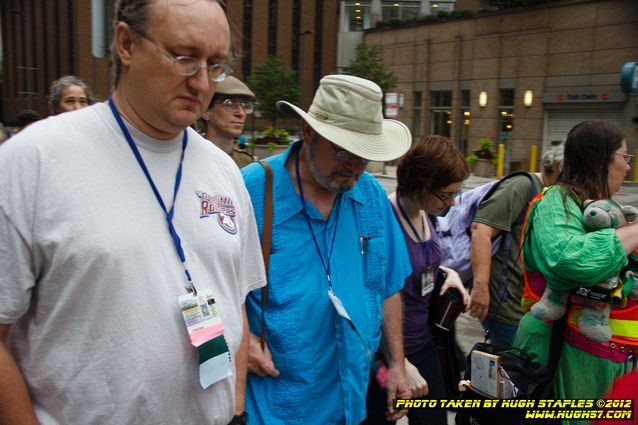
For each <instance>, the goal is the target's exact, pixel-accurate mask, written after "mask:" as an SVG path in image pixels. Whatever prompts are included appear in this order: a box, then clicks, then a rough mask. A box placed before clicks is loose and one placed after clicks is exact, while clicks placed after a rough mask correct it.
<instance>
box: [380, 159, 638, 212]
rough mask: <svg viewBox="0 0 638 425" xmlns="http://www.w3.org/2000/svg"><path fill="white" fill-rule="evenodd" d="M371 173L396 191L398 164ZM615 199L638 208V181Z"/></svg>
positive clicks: (476, 180) (472, 182)
mask: <svg viewBox="0 0 638 425" xmlns="http://www.w3.org/2000/svg"><path fill="white" fill-rule="evenodd" d="M371 174H372V175H373V176H375V177H376V178H377V180H379V182H380V183H381V185H382V186H383V188H384V189H385V190H386V192H388V193H390V192H393V191H394V189H395V187H396V178H397V167H396V165H384V166H383V171H379V172H372V173H371ZM628 175H633V170H630V172H629V174H628ZM494 179H495V178H490V177H477V176H474V175H470V177H468V178H467V180H465V181H464V182H463V189H465V190H469V189H474V188H475V187H477V186H480V185H482V184H484V183H487V182H489V181H491V180H494ZM613 199H614V200H615V201H616V202H618V203H620V204H623V205H633V206H634V207H636V208H638V182H632V181H628V180H625V182H624V183H623V185H622V186H621V188H620V190H619V191H618V193H617V194H616V195H614V197H613Z"/></svg>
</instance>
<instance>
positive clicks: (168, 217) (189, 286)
mask: <svg viewBox="0 0 638 425" xmlns="http://www.w3.org/2000/svg"><path fill="white" fill-rule="evenodd" d="M109 106H110V108H111V111H112V112H113V116H114V117H115V120H116V121H117V123H118V125H119V126H120V129H121V130H122V134H124V138H125V139H126V141H127V142H128V145H129V147H130V148H131V150H132V151H133V155H135V159H136V160H137V163H138V164H139V165H140V168H141V169H142V171H143V172H144V175H145V176H146V179H147V180H148V183H149V185H150V186H151V189H153V194H154V195H155V198H156V199H157V202H158V203H159V205H160V207H161V208H162V210H163V211H164V213H165V214H166V222H167V223H168V231H169V233H170V234H171V238H172V239H173V244H174V245H175V250H176V251H177V255H178V257H179V259H180V260H181V262H182V266H184V273H185V274H186V290H188V292H192V293H194V294H195V295H197V290H196V289H195V285H194V284H193V281H192V280H191V275H190V273H189V272H188V268H187V267H186V256H185V255H184V250H183V249H182V242H181V239H180V237H179V235H178V234H177V230H175V226H174V225H173V214H174V212H175V200H176V199H177V191H178V190H179V185H180V183H181V181H182V163H183V162H184V153H185V152H186V146H187V145H188V133H187V131H186V129H184V137H183V138H182V155H181V157H180V159H179V167H178V168H177V174H176V175H175V186H174V189H173V202H172V203H171V208H170V209H168V210H167V209H166V205H165V204H164V200H163V199H162V195H160V193H159V190H157V186H155V182H154V181H153V178H152V177H151V174H150V173H149V171H148V168H147V167H146V164H145V163H144V159H143V158H142V155H141V154H140V151H139V149H137V146H136V145H135V141H134V140H133V137H132V136H131V133H129V131H128V128H126V125H125V124H124V120H122V116H121V115H120V113H119V112H118V110H117V108H116V107H115V103H114V102H113V98H112V97H111V96H109Z"/></svg>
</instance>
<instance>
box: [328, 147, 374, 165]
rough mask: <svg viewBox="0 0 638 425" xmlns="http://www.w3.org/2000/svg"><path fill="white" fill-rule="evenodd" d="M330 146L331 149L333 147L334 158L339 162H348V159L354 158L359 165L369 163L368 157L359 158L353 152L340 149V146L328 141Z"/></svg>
mask: <svg viewBox="0 0 638 425" xmlns="http://www.w3.org/2000/svg"><path fill="white" fill-rule="evenodd" d="M330 146H332V149H334V151H335V159H336V160H337V161H339V162H349V161H353V160H355V161H357V162H359V164H361V165H368V163H370V160H369V159H365V158H361V157H359V156H357V155H355V154H353V153H350V152H348V151H347V150H345V149H341V148H340V147H338V146H336V145H335V144H334V143H330Z"/></svg>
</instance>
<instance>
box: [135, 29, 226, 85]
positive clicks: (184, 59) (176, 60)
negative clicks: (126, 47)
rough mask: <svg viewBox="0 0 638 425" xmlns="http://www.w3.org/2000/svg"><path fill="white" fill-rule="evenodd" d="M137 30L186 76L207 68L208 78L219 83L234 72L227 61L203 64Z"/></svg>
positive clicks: (179, 72)
mask: <svg viewBox="0 0 638 425" xmlns="http://www.w3.org/2000/svg"><path fill="white" fill-rule="evenodd" d="M135 32H137V33H138V34H139V35H140V36H141V37H142V38H144V39H146V40H148V41H150V42H151V43H153V44H154V45H155V47H157V50H159V51H160V52H161V53H162V54H163V55H164V56H166V57H167V58H168V59H170V60H171V62H173V69H175V71H176V72H177V73H178V74H179V75H183V76H184V77H192V76H193V75H195V74H197V73H198V72H199V70H200V69H202V68H205V69H206V71H207V72H208V78H210V80H211V81H215V82H216V83H219V82H221V81H224V80H225V79H226V77H228V76H229V75H230V74H231V73H232V72H233V70H232V69H231V68H230V66H228V65H226V64H225V63H223V64H222V63H214V64H212V65H202V64H200V63H199V61H198V60H197V59H195V58H193V57H191V56H173V55H172V54H170V53H168V52H167V51H166V50H164V48H163V47H162V46H161V45H160V44H159V43H158V42H157V41H155V40H153V39H151V38H149V37H148V36H147V35H146V34H143V33H141V32H139V31H135Z"/></svg>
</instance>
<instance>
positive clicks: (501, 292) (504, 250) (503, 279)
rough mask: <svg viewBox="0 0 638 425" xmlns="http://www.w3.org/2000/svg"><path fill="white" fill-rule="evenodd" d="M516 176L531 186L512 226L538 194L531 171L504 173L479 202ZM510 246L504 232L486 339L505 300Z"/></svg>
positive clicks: (519, 219)
mask: <svg viewBox="0 0 638 425" xmlns="http://www.w3.org/2000/svg"><path fill="white" fill-rule="evenodd" d="M516 176H525V177H527V178H528V179H529V181H530V183H531V188H530V191H529V193H528V196H527V202H526V203H525V206H524V207H523V209H522V210H521V212H520V213H519V215H518V217H517V218H516V220H515V221H514V222H513V223H512V226H515V225H518V224H522V223H523V221H524V220H525V216H526V215H527V209H528V208H529V204H530V202H531V201H532V199H534V197H536V195H538V192H539V189H538V186H537V184H536V179H535V178H534V176H532V174H531V173H529V172H527V171H515V172H513V173H510V174H508V175H506V176H505V177H503V178H501V180H500V181H499V182H498V183H497V184H495V185H494V186H493V187H492V188H491V189H490V191H489V192H488V193H487V194H486V195H485V197H484V198H483V200H482V201H481V202H483V201H484V200H486V199H487V198H489V197H490V196H491V195H492V194H493V193H494V192H496V190H497V189H498V187H499V186H500V185H501V184H502V183H503V182H504V181H505V180H508V179H510V178H512V177H516ZM511 246H512V232H505V234H504V235H502V236H501V259H502V262H501V274H500V276H499V280H498V282H499V285H498V298H499V302H498V306H497V307H496V312H495V313H494V315H493V316H492V320H490V323H489V324H488V326H487V335H486V340H487V339H488V338H489V329H490V328H491V327H492V322H493V320H494V318H495V317H496V315H497V314H498V311H499V310H500V308H501V304H502V303H503V300H505V296H506V295H507V286H508V285H509V271H510V270H509V250H510V248H511ZM520 255H521V251H520V250H519V252H518V256H520Z"/></svg>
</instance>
